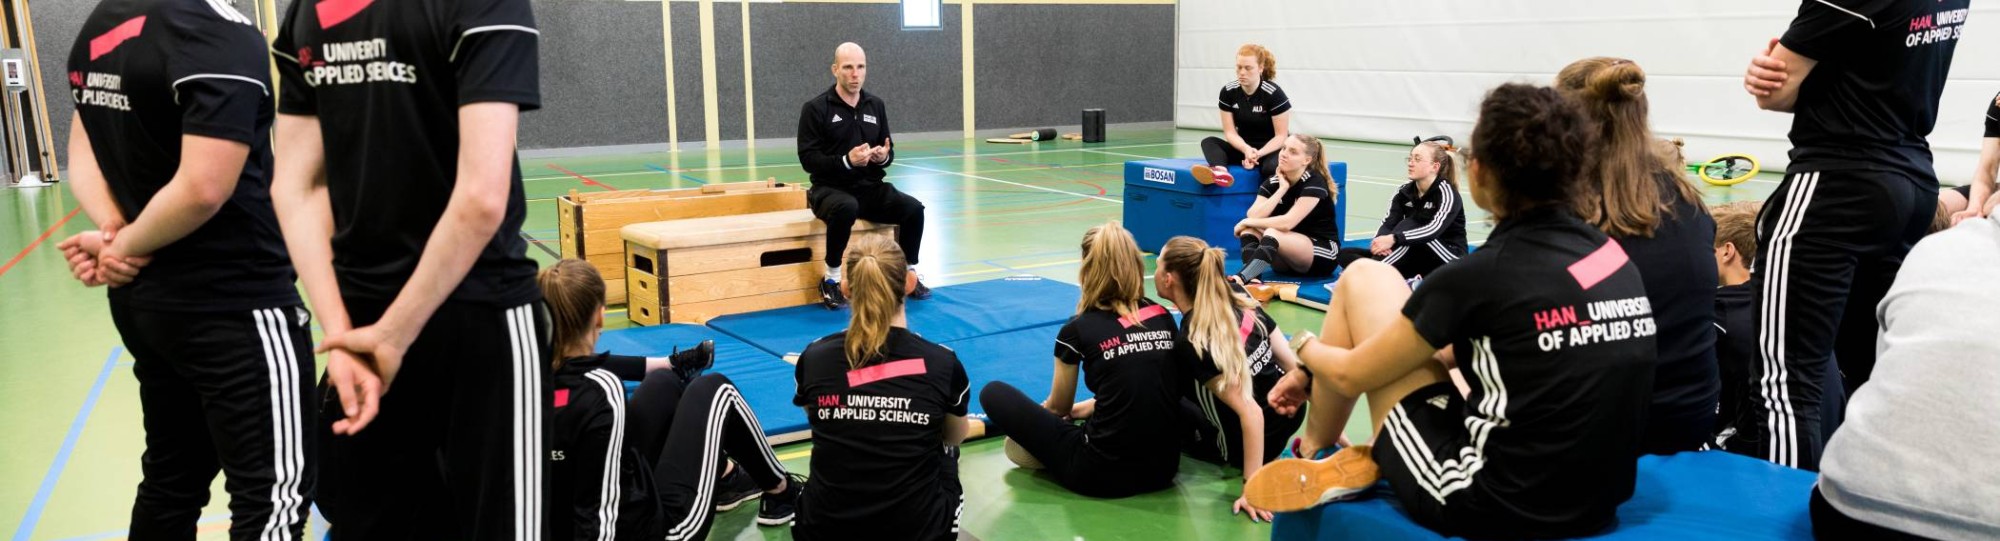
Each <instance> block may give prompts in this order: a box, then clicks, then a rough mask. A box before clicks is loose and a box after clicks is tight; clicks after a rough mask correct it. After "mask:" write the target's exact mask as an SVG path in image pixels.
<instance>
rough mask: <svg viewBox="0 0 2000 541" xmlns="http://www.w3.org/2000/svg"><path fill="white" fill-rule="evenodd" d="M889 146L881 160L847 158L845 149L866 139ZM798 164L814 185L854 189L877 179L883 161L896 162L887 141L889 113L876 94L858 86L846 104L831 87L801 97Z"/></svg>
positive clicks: (881, 173)
mask: <svg viewBox="0 0 2000 541" xmlns="http://www.w3.org/2000/svg"><path fill="white" fill-rule="evenodd" d="M883 142H890V143H892V144H891V145H890V146H889V159H888V160H887V161H884V162H882V163H847V151H849V150H853V149H854V147H857V146H861V145H862V144H863V143H866V144H868V145H870V146H882V143H883ZM798 147H799V165H800V166H802V167H804V168H805V170H806V173H807V174H809V175H810V176H811V177H812V183H813V186H814V187H821V186H824V187H828V188H840V189H847V188H859V187H865V186H873V185H878V184H881V183H882V177H884V176H887V175H888V172H887V171H886V169H888V168H889V164H893V163H896V147H895V145H894V144H893V141H889V113H888V108H887V106H885V105H883V103H882V98H880V97H877V96H876V95H874V94H870V93H869V92H868V91H867V90H862V91H861V99H859V100H856V101H855V104H854V106H852V107H849V106H848V105H847V101H846V100H842V99H840V93H839V92H836V91H835V90H834V88H833V87H827V89H826V92H822V93H820V95H818V96H813V98H812V99H810V100H806V104H805V106H803V107H800V108H799V138H798Z"/></svg>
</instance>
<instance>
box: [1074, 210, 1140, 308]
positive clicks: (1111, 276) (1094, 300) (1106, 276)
mask: <svg viewBox="0 0 2000 541" xmlns="http://www.w3.org/2000/svg"><path fill="white" fill-rule="evenodd" d="M1082 248H1083V268H1082V269H1081V270H1078V271H1077V281H1078V282H1080V283H1082V284H1083V296H1082V297H1080V298H1078V299H1077V303H1076V311H1077V313H1079V314H1080V313H1083V312H1084V311H1085V310H1091V309H1097V310H1104V311H1108V312H1113V313H1116V314H1118V316H1119V317H1127V316H1131V315H1132V313H1133V312H1137V311H1139V299H1142V298H1144V297H1145V296H1146V271H1145V263H1144V262H1142V260H1141V259H1140V255H1139V243H1138V242H1136V241H1134V240H1132V233H1131V232H1129V231H1126V230H1125V228H1124V227H1123V226H1121V225H1119V224H1118V222H1117V221H1111V222H1106V223H1105V224H1104V225H1100V226H1097V227H1092V228H1090V231H1088V232H1085V233H1084V234H1083V247H1082Z"/></svg>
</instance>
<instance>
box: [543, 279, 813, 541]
mask: <svg viewBox="0 0 2000 541" xmlns="http://www.w3.org/2000/svg"><path fill="white" fill-rule="evenodd" d="M537 281H538V282H540V284H541V287H542V292H543V295H545V296H546V297H547V301H548V303H549V312H550V316H549V319H550V321H551V323H552V324H553V325H552V327H553V331H554V335H555V336H554V337H553V342H552V343H553V344H554V347H555V352H556V354H557V355H558V356H559V357H560V358H561V359H563V360H562V361H559V362H558V363H557V364H556V367H555V395H554V398H555V415H554V416H553V417H551V418H550V419H551V421H552V424H553V425H554V426H553V430H552V434H551V436H550V445H549V454H550V456H551V457H553V458H554V465H553V468H552V469H551V470H550V476H549V484H550V486H552V487H553V488H554V490H552V491H551V493H550V495H549V534H550V537H552V538H554V539H559V540H560V539H574V540H591V541H596V540H606V541H608V540H612V539H630V540H640V539H662V538H664V539H671V540H680V539H703V538H705V537H706V536H707V535H708V529H709V526H710V525H711V524H710V521H711V519H712V518H713V517H714V514H715V513H717V512H720V511H727V510H729V509H733V508H735V507H736V506H737V505H738V504H741V503H742V502H743V501H746V500H747V498H754V497H757V496H758V495H760V494H761V495H763V496H764V499H763V501H762V502H761V504H760V506H759V509H758V512H757V523H758V524H760V525H765V526H781V525H784V524H787V523H789V522H791V519H792V513H793V507H794V502H795V501H796V500H797V498H798V494H799V490H800V489H801V488H802V486H803V484H802V482H803V479H802V478H799V477H796V476H792V475H790V474H787V473H785V468H784V466H783V465H781V464H779V463H778V459H777V455H776V454H775V453H773V452H772V451H771V444H770V442H767V441H765V440H764V428H763V427H762V426H759V425H758V424H757V415H756V413H754V412H752V411H750V406H749V405H748V404H746V403H744V401H743V393H742V392H741V391H738V390H737V388H736V385H735V384H734V383H732V382H730V381H729V378H728V377H725V376H723V375H721V374H709V375H706V376H703V375H700V374H701V372H702V371H704V370H706V369H707V368H708V367H709V366H711V365H713V364H714V360H715V343H714V342H712V341H711V342H702V343H701V345H699V346H696V347H694V348H690V349H688V350H687V351H682V352H677V353H675V354H674V355H673V357H671V358H669V359H660V360H659V361H658V362H655V361H653V360H650V359H645V358H639V357H627V356H619V355H612V354H609V353H596V347H597V336H598V333H599V332H600V331H602V330H603V328H604V279H603V278H602V277H600V276H598V274H597V269H596V268H595V267H592V266H591V265H590V264H589V263H587V262H584V261H583V260H580V259H564V260H562V261H558V262H556V264H555V265H554V266H551V267H549V268H547V269H543V270H542V272H541V275H540V276H539V277H538V279H537ZM654 367H658V369H652V368H654ZM634 372H637V374H634ZM632 376H637V377H632ZM621 379H634V380H641V383H640V384H639V389H638V390H637V391H635V392H633V393H632V396H631V398H630V400H629V401H628V400H627V399H626V396H625V387H624V385H622V384H620V383H619V380H621ZM727 458H735V459H737V460H738V462H734V463H732V462H730V461H729V460H728V459H727ZM737 464H741V466H740V467H738V466H737ZM724 469H728V470H730V471H729V473H726V474H725V473H724V472H723V470H724ZM732 482H733V483H732ZM736 483H742V484H749V485H751V486H753V487H754V489H753V490H750V491H748V493H747V494H739V493H736V492H728V493H725V492H724V486H725V485H730V484H736Z"/></svg>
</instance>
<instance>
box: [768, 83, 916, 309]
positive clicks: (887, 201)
mask: <svg viewBox="0 0 2000 541" xmlns="http://www.w3.org/2000/svg"><path fill="white" fill-rule="evenodd" d="M833 80H834V83H833V87H832V88H828V89H827V90H826V92H822V93H820V95H818V96H813V98H812V99H810V100H806V104H805V106H804V107H801V108H800V110H799V137H798V145H799V165H801V166H803V167H805V169H806V173H808V174H810V175H811V176H812V189H810V190H807V191H806V204H807V205H808V206H811V207H812V211H813V216H816V217H818V218H819V219H820V220H821V221H824V222H826V279H825V280H822V281H821V282H820V284H819V295H820V301H821V302H822V303H823V304H825V305H826V307H827V308H829V309H835V308H840V307H841V306H845V305H847V297H846V296H845V295H843V294H842V293H841V292H840V279H841V275H840V267H841V265H840V263H841V261H842V258H843V257H845V254H846V252H847V240H848V237H849V236H850V235H852V234H853V229H854V220H856V219H861V220H868V221H871V222H875V223H881V224H895V226H896V244H897V245H898V246H901V247H902V249H903V253H905V254H908V255H909V263H910V265H916V264H917V258H918V256H920V255H921V252H923V241H924V204H923V202H921V201H917V198H915V197H910V195H909V194H906V193H903V192H900V191H897V190H896V186H895V185H892V184H889V183H888V182H884V181H883V180H882V179H883V177H885V176H887V175H888V169H889V165H890V164H892V163H895V161H896V152H895V150H894V145H893V144H892V142H891V141H890V140H889V113H888V106H887V105H884V104H883V102H882V98H881V97H879V96H876V95H874V94H870V93H867V92H863V91H862V90H861V85H862V83H866V82H867V81H868V53H867V52H864V51H862V50H861V46H860V45H855V44H853V43H842V44H840V47H838V48H835V49H834V51H833ZM930 297H931V290H930V288H929V287H925V286H924V284H923V281H922V280H919V281H918V282H917V289H916V291H915V292H913V293H911V294H910V298H913V299H917V300H924V299H928V298H930Z"/></svg>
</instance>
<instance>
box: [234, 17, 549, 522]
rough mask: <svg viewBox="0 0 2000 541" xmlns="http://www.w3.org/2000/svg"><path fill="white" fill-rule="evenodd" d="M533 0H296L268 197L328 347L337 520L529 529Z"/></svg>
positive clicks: (538, 471)
mask: <svg viewBox="0 0 2000 541" xmlns="http://www.w3.org/2000/svg"><path fill="white" fill-rule="evenodd" d="M531 8H532V6H531V4H530V3H529V2H528V1H527V0H408V1H398V2H382V1H377V2H373V3H368V2H344V3H335V2H322V3H318V4H314V3H309V2H294V3H293V4H292V7H291V10H290V12H289V13H287V15H286V16H285V18H284V22H283V23H282V25H281V27H280V28H279V30H278V35H277V37H276V39H275V40H274V41H273V42H272V44H271V51H272V55H274V56H276V57H277V58H276V62H277V66H278V73H279V75H280V76H281V78H282V82H283V84H282V86H281V87H280V88H281V90H282V94H281V95H280V97H279V100H278V121H277V127H276V129H275V131H276V132H277V135H276V140H277V142H276V144H277V149H278V154H277V169H276V174H275V175H274V178H273V181H272V183H273V187H272V199H273V203H274V204H275V205H276V206H277V209H278V217H279V220H280V222H281V223H282V225H283V226H284V233H285V240H286V244H287V246H288V247H289V248H290V249H291V256H292V261H293V263H294V266H295V267H297V268H298V272H299V278H300V281H301V282H303V285H304V287H305V291H306V295H307V297H308V298H309V299H310V300H311V301H312V303H313V307H314V308H315V309H316V311H317V312H318V313H319V318H320V325H321V327H322V328H324V329H325V332H326V339H325V341H324V342H323V343H321V345H320V349H321V350H322V351H325V352H327V353H329V358H328V360H327V366H326V389H327V393H328V397H329V398H330V400H328V402H327V403H326V404H325V405H324V408H325V409H324V410H323V411H326V412H328V415H327V416H326V419H324V421H326V422H327V423H326V424H323V425H321V430H322V432H321V434H320V437H321V440H320V443H321V445H322V449H323V451H322V455H321V456H322V458H323V461H322V464H321V470H320V473H321V477H320V479H321V482H320V485H319V494H318V496H319V501H320V509H321V511H323V512H325V514H326V517H327V519H328V521H329V522H331V523H332V524H333V525H334V527H333V530H332V534H333V535H334V537H335V538H336V539H369V540H380V539H447V538H448V539H506V538H512V539H540V538H541V536H542V535H543V524H542V517H543V513H542V509H543V505H542V500H543V498H544V491H545V488H544V484H543V477H544V476H543V470H544V469H545V468H546V467H547V462H548V454H547V452H546V449H547V447H548V446H547V444H546V442H545V441H544V439H543V438H544V433H545V431H544V428H543V419H544V418H546V417H547V415H548V413H549V411H548V408H549V395H550V389H549V387H548V386H547V385H548V382H547V374H548V372H549V364H548V359H549V344H548V339H547V336H548V316H547V309H546V307H545V306H544V305H543V304H542V300H541V291H540V289H539V288H538V287H536V285H535V262H534V261H533V260H530V259H528V255H527V243H526V242H524V241H523V239H522V237H521V221H522V219H523V218H525V217H526V216H527V206H526V203H525V200H524V199H523V197H522V194H521V168H520V163H519V160H518V159H517V158H516V156H515V148H514V141H515V133H516V128H517V127H518V124H519V119H520V114H521V112H523V111H529V110H533V109H535V108H537V107H538V106H539V105H540V94H539V90H538V85H537V77H538V76H537V69H538V68H537V64H536V58H537V56H536V49H537V42H538V41H539V39H540V35H539V32H538V31H537V30H535V18H534V13H533V11H532V9H531Z"/></svg>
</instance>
